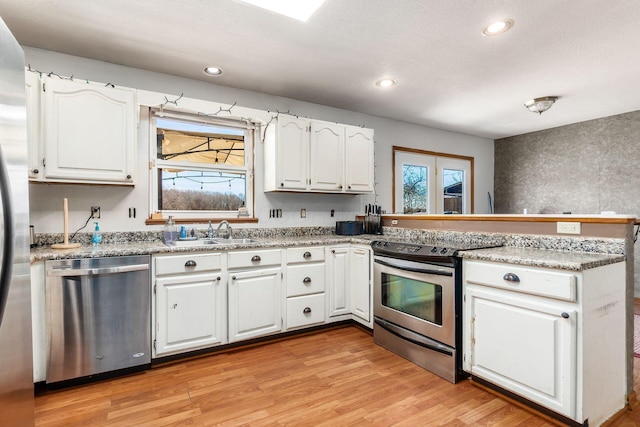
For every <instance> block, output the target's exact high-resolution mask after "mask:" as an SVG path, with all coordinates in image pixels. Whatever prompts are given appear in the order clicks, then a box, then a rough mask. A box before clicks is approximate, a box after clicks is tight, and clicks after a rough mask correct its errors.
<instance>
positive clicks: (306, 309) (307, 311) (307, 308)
mask: <svg viewBox="0 0 640 427" xmlns="http://www.w3.org/2000/svg"><path fill="white" fill-rule="evenodd" d="M302 312H303V313H304V314H309V313H311V308H309V307H305V308H304V310H302Z"/></svg>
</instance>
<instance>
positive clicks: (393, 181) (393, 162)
mask: <svg viewBox="0 0 640 427" xmlns="http://www.w3.org/2000/svg"><path fill="white" fill-rule="evenodd" d="M396 151H404V152H405V153H413V154H422V155H425V156H434V157H447V158H450V159H459V160H467V161H468V162H469V163H470V169H471V178H470V179H469V186H470V187H471V189H470V193H471V194H470V195H469V196H470V200H471V206H469V210H470V211H471V213H472V214H473V213H474V212H475V167H474V160H475V158H474V157H470V156H462V155H459V154H449V153H440V152H437V151H428V150H421V149H418V148H408V147H400V146H398V145H393V146H392V147H391V210H392V211H393V212H395V211H396ZM436 162H437V159H436Z"/></svg>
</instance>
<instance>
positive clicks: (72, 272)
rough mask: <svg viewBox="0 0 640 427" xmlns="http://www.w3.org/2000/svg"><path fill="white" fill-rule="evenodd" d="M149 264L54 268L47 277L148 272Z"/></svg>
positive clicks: (48, 271)
mask: <svg viewBox="0 0 640 427" xmlns="http://www.w3.org/2000/svg"><path fill="white" fill-rule="evenodd" d="M148 269H149V264H134V265H119V266H114V267H103V268H71V267H68V266H65V267H53V268H52V269H50V270H47V276H55V277H69V276H97V275H100V274H118V273H129V272H131V271H142V270H148Z"/></svg>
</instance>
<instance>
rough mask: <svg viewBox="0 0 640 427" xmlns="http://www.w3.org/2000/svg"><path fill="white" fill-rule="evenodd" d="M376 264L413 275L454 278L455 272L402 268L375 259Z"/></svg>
mask: <svg viewBox="0 0 640 427" xmlns="http://www.w3.org/2000/svg"><path fill="white" fill-rule="evenodd" d="M374 262H375V263H378V264H380V265H385V266H387V267H391V268H397V269H398V270H404V271H411V272H413V273H426V274H435V275H438V276H449V277H451V276H453V272H451V271H443V270H432V269H430V268H416V267H407V266H400V265H397V264H394V263H391V262H387V261H382V260H379V259H375V260H374Z"/></svg>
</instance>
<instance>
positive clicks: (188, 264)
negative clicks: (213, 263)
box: [184, 259, 198, 268]
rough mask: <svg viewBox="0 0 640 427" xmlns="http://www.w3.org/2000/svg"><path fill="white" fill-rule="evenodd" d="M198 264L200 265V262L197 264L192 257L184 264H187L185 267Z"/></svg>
mask: <svg viewBox="0 0 640 427" xmlns="http://www.w3.org/2000/svg"><path fill="white" fill-rule="evenodd" d="M197 265H198V264H197V263H196V262H195V261H194V260H192V259H190V260H189V261H187V262H185V263H184V266H185V267H187V268H188V267H195V266H197Z"/></svg>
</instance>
